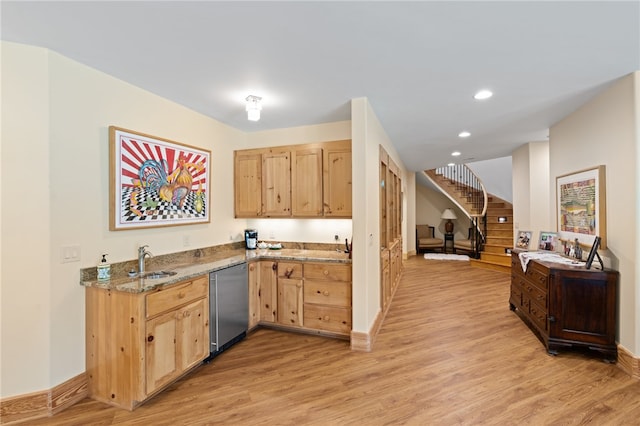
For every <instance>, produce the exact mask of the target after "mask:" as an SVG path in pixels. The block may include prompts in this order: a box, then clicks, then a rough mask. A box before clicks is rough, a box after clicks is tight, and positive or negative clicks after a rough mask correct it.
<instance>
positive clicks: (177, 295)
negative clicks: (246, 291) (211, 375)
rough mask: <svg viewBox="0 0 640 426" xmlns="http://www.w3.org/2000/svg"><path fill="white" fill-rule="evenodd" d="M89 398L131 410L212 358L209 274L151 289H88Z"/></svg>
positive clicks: (87, 362)
mask: <svg viewBox="0 0 640 426" xmlns="http://www.w3.org/2000/svg"><path fill="white" fill-rule="evenodd" d="M85 297H86V320H87V321H86V333H87V335H86V342H87V359H86V364H87V375H88V390H89V396H90V397H92V398H93V399H96V400H98V401H102V402H105V403H108V404H111V405H115V406H118V407H122V408H126V409H128V410H133V409H134V408H135V407H136V406H138V405H140V404H141V403H142V402H144V401H145V400H146V399H148V398H150V397H151V396H153V395H154V394H156V393H157V392H159V391H160V390H161V389H163V388H165V387H166V386H167V385H168V384H170V383H172V382H173V381H175V380H176V379H177V378H179V377H180V376H182V375H183V374H185V373H186V372H187V371H188V370H190V369H191V368H193V367H195V366H196V365H198V364H199V363H200V362H201V361H203V360H204V359H205V358H206V357H207V356H209V278H208V276H203V277H198V278H196V279H193V280H188V281H184V282H181V283H177V284H175V285H171V286H168V287H160V288H158V289H157V290H154V291H151V292H148V293H128V292H119V291H113V290H104V289H100V288H96V287H87V288H86V296H85Z"/></svg>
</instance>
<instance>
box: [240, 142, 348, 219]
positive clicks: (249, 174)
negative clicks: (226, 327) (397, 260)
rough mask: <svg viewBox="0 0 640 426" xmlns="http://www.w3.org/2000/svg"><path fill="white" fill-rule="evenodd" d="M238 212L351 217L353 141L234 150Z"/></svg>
mask: <svg viewBox="0 0 640 426" xmlns="http://www.w3.org/2000/svg"><path fill="white" fill-rule="evenodd" d="M234 175H235V177H234V189H235V215H236V217H247V218H255V217H265V218H266V217H296V218H304V217H341V218H349V217H351V141H350V140H345V141H335V142H323V143H314V144H304V145H289V146H282V147H273V148H262V149H251V150H242V151H236V152H235V173H234Z"/></svg>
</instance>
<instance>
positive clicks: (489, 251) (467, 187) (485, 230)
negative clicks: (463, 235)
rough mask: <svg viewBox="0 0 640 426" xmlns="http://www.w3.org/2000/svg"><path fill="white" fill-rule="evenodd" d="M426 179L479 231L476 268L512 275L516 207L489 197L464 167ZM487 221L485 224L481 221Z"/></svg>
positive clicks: (430, 172) (432, 172)
mask: <svg viewBox="0 0 640 426" xmlns="http://www.w3.org/2000/svg"><path fill="white" fill-rule="evenodd" d="M425 174H426V175H427V177H428V178H429V179H430V180H431V182H433V184H434V185H436V186H437V187H438V188H440V190H441V191H442V192H443V193H444V194H445V195H447V196H448V197H449V198H450V199H451V200H452V201H453V202H454V203H456V205H457V206H458V207H459V208H460V209H461V210H463V211H464V212H465V213H466V214H467V216H469V219H470V220H471V224H472V227H473V228H476V229H475V230H476V232H475V235H476V237H475V238H476V239H477V244H476V247H477V253H475V256H472V258H471V264H472V266H474V267H478V268H483V269H491V270H495V271H500V272H505V273H511V255H510V254H507V253H506V250H507V249H510V248H512V247H513V206H512V205H511V204H510V203H508V202H507V201H504V200H502V199H500V198H498V197H495V196H493V195H490V194H487V193H486V191H485V189H484V185H482V182H480V180H479V179H478V178H477V176H475V175H474V174H473V172H472V171H471V169H469V168H468V167H466V166H465V165H457V166H454V167H446V168H445V167H443V168H439V169H433V170H426V171H425ZM483 217H484V219H485V220H484V221H483V220H482V219H483Z"/></svg>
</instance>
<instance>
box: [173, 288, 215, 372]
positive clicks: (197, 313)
mask: <svg viewBox="0 0 640 426" xmlns="http://www.w3.org/2000/svg"><path fill="white" fill-rule="evenodd" d="M207 304H208V301H207V299H199V300H196V301H195V302H193V303H191V304H189V305H187V306H185V307H184V308H182V309H180V310H179V311H178V322H177V326H178V333H177V337H178V341H177V343H176V344H177V346H178V348H177V352H178V358H179V359H178V365H179V367H180V372H183V371H186V370H188V369H190V368H191V367H194V366H195V365H197V364H198V363H199V362H200V361H202V360H203V359H205V358H206V357H207V356H209V353H210V345H209V318H208V317H209V315H208V313H209V307H208V306H207Z"/></svg>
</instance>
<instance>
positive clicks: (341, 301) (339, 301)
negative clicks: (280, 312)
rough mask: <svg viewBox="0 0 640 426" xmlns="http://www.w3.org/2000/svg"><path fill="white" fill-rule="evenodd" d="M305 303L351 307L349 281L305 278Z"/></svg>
mask: <svg viewBox="0 0 640 426" xmlns="http://www.w3.org/2000/svg"><path fill="white" fill-rule="evenodd" d="M304 301H305V303H319V304H321V305H332V306H343V307H346V308H350V307H351V283H346V282H340V281H337V282H333V281H314V280H305V282H304Z"/></svg>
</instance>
